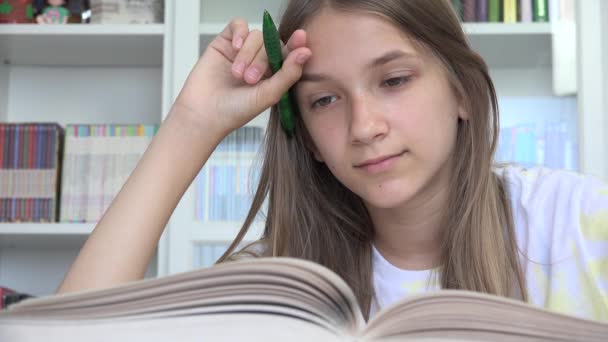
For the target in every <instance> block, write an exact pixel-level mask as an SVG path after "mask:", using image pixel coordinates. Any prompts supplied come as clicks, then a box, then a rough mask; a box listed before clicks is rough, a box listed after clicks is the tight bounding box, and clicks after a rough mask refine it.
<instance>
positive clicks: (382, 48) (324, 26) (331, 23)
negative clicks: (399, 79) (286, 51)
mask: <svg viewBox="0 0 608 342" xmlns="http://www.w3.org/2000/svg"><path fill="white" fill-rule="evenodd" d="M304 29H305V30H306V32H307V46H308V47H309V48H310V49H311V51H312V57H311V58H310V60H309V61H308V63H307V64H306V66H305V69H315V68H316V67H324V68H326V67H329V68H334V67H338V66H340V65H344V64H349V65H361V66H362V65H364V64H367V63H368V62H369V60H370V59H373V58H376V57H378V55H381V54H383V53H384V52H387V51H389V50H401V51H403V52H405V53H407V54H410V55H418V56H421V53H422V52H421V51H419V49H417V48H416V46H415V45H414V44H413V43H412V41H411V40H410V38H409V36H408V35H407V34H406V33H405V32H404V31H402V30H401V29H399V28H398V27H397V26H396V25H395V24H393V23H392V22H390V21H388V20H387V19H384V18H381V17H380V16H378V15H372V14H365V13H359V12H337V11H335V10H329V9H327V10H324V11H322V12H321V13H320V14H319V15H317V16H315V17H314V18H312V19H311V20H310V21H309V22H308V23H307V25H306V26H305V27H304Z"/></svg>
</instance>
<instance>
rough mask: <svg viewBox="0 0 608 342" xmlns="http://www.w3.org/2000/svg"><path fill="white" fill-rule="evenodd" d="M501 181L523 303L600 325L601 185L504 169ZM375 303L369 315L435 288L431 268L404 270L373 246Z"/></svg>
mask: <svg viewBox="0 0 608 342" xmlns="http://www.w3.org/2000/svg"><path fill="white" fill-rule="evenodd" d="M495 172H496V174H498V175H499V176H502V177H503V179H504V180H505V181H506V182H505V185H506V190H507V193H508V196H509V198H510V202H511V207H512V211H513V218H514V220H513V222H514V225H515V235H516V239H517V243H518V247H519V249H520V250H521V251H522V252H524V253H525V257H522V258H521V259H520V260H521V262H522V270H523V272H524V275H525V278H526V286H527V290H528V296H529V299H528V300H529V302H530V303H531V304H533V305H536V306H539V307H544V308H547V309H549V310H554V311H557V312H562V313H566V314H570V315H575V316H580V317H586V318H591V319H596V320H604V321H608V183H606V182H603V181H601V180H599V179H597V178H594V177H591V176H585V175H580V174H577V173H572V172H567V171H558V170H550V169H546V168H534V169H529V170H526V169H523V168H521V167H518V166H507V167H504V168H497V169H495ZM372 253H373V256H372V258H373V261H372V265H373V283H374V288H375V291H376V299H377V302H376V301H373V302H372V307H371V312H370V317H373V315H374V314H375V313H376V312H378V311H379V310H380V309H382V308H385V307H387V306H389V305H391V304H392V303H394V302H395V301H397V300H399V299H401V298H404V297H406V296H409V295H412V294H417V293H421V292H425V291H436V290H440V286H439V283H438V279H436V278H437V277H436V276H435V277H432V276H431V275H436V274H438V272H431V270H422V271H408V270H402V269H399V268H397V267H395V266H393V265H392V264H390V263H389V262H388V261H387V260H386V259H384V257H382V255H381V254H380V253H379V252H378V250H377V249H376V248H375V247H374V248H373V252H372Z"/></svg>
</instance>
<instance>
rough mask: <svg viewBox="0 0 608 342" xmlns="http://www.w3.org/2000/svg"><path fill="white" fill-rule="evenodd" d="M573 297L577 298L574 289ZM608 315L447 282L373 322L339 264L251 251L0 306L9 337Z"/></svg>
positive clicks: (305, 333) (539, 327) (402, 329)
mask: <svg viewBox="0 0 608 342" xmlns="http://www.w3.org/2000/svg"><path fill="white" fill-rule="evenodd" d="M573 300H574V298H573ZM606 336H608V324H605V323H601V322H597V321H592V320H586V319H582V318H576V317H573V316H567V315H562V314H558V313H555V312H550V311H547V310H544V309H541V308H538V307H533V306H531V305H529V304H525V303H523V302H520V301H516V300H513V299H506V298H502V297H497V296H491V295H488V294H481V293H475V292H468V291H458V290H445V291H435V292H430V293H427V294H423V295H416V296H412V297H409V298H405V299H402V300H400V301H398V302H397V303H395V304H393V305H391V306H389V307H386V308H384V309H383V310H381V311H380V312H378V313H377V314H375V315H374V316H373V317H372V318H371V319H370V320H369V321H367V322H366V321H365V319H364V315H363V314H362V312H361V309H360V307H359V305H358V302H357V300H356V298H355V295H354V293H353V292H352V290H351V289H350V288H349V287H348V285H347V284H346V283H345V282H344V281H343V280H342V279H341V278H340V277H339V276H338V275H336V274H335V273H333V272H331V271H330V270H328V269H327V268H325V267H322V266H320V265H318V264H316V263H313V262H310V261H304V260H299V259H292V258H259V259H245V260H241V261H236V262H229V263H224V264H219V265H216V266H214V267H211V268H205V269H199V270H195V271H189V272H184V273H179V274H175V275H171V276H167V277H163V278H156V279H148V280H141V281H137V282H134V283H130V284H125V285H121V286H117V287H114V288H109V289H102V290H89V291H83V292H80V293H73V294H62V295H54V296H49V297H41V298H34V299H26V300H24V301H22V302H20V303H18V304H15V305H12V306H10V307H9V308H8V310H5V311H3V312H1V313H0V340H2V341H22V342H26V341H39V339H40V338H41V337H44V340H45V341H62V342H70V341H102V340H103V341H144V340H145V341H149V342H154V341H162V342H164V341H173V340H179V341H201V340H213V341H238V340H247V341H269V340H286V341H315V340H323V341H344V340H348V341H353V340H357V341H373V340H403V339H421V340H422V339H424V340H426V341H429V340H434V341H443V340H445V341H448V340H450V341H456V340H491V341H554V340H570V341H575V340H576V341H605V338H606Z"/></svg>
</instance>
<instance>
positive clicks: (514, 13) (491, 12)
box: [451, 0, 573, 24]
mask: <svg viewBox="0 0 608 342" xmlns="http://www.w3.org/2000/svg"><path fill="white" fill-rule="evenodd" d="M572 1H573V0H451V4H452V7H453V8H454V12H455V13H456V16H457V17H458V18H459V19H460V20H461V21H463V22H480V23H486V22H489V23H507V24H513V23H522V22H523V23H530V22H548V21H550V20H559V19H560V17H559V13H558V12H559V10H560V9H561V8H564V7H565V6H567V5H566V4H567V3H571V2H572ZM551 12H555V14H552V13H551Z"/></svg>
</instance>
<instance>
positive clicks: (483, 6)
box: [475, 0, 488, 23]
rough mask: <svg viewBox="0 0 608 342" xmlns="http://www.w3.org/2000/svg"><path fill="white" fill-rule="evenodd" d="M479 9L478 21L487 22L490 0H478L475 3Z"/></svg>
mask: <svg viewBox="0 0 608 342" xmlns="http://www.w3.org/2000/svg"><path fill="white" fill-rule="evenodd" d="M475 8H476V9H477V21H479V22H483V23H485V22H487V21H488V0H477V3H476V5H475Z"/></svg>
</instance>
